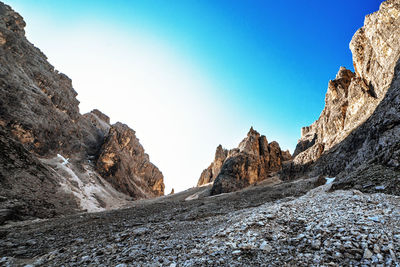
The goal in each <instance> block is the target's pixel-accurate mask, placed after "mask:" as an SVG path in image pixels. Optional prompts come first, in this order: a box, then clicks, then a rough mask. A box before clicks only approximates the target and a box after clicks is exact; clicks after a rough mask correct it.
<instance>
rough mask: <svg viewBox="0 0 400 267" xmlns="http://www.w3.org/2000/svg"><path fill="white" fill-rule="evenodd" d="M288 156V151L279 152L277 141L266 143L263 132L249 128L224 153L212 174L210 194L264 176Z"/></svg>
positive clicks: (260, 179) (257, 180) (275, 169)
mask: <svg viewBox="0 0 400 267" xmlns="http://www.w3.org/2000/svg"><path fill="white" fill-rule="evenodd" d="M216 154H218V148H217V153H216ZM223 155H225V152H224V154H223ZM216 156H217V155H216ZM216 158H217V157H216ZM218 159H220V158H219V157H218ZM288 159H290V154H289V153H288V152H282V151H281V149H280V147H279V144H278V143H277V142H271V143H268V141H267V138H266V137H265V136H263V135H260V134H259V133H258V132H257V131H255V130H254V129H253V128H251V129H250V131H249V133H248V134H247V137H246V138H245V139H243V141H242V142H240V144H239V146H238V148H235V149H232V150H230V151H229V152H228V153H227V157H226V159H225V160H224V161H223V164H222V166H221V168H220V171H219V173H218V174H217V176H216V178H215V181H214V184H213V187H212V190H211V194H213V195H215V194H220V193H226V192H232V191H236V190H239V189H242V188H245V187H247V186H249V185H251V184H254V183H256V182H259V181H262V180H265V179H267V178H268V177H269V176H271V175H272V174H273V173H276V172H277V171H279V170H280V169H281V168H282V163H283V161H285V160H288ZM211 166H213V164H212V165H211Z"/></svg>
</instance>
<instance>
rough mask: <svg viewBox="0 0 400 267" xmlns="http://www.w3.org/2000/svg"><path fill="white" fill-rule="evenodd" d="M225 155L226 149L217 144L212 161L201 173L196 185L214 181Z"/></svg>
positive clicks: (226, 153) (226, 154)
mask: <svg viewBox="0 0 400 267" xmlns="http://www.w3.org/2000/svg"><path fill="white" fill-rule="evenodd" d="M227 156H228V150H227V149H224V148H222V146H221V145H219V146H218V147H217V150H216V151H215V157H214V161H213V162H212V163H211V164H210V166H208V168H207V169H205V170H204V171H203V172H202V173H201V175H200V178H199V181H198V182H197V186H201V185H204V184H208V183H212V182H214V180H215V178H217V176H218V174H219V172H220V170H221V167H222V164H223V163H224V161H225V159H226V157H227Z"/></svg>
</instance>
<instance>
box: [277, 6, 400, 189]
mask: <svg viewBox="0 0 400 267" xmlns="http://www.w3.org/2000/svg"><path fill="white" fill-rule="evenodd" d="M399 27H400V3H399V2H398V1H386V2H384V3H382V4H381V7H380V10H379V11H377V12H375V13H373V14H371V15H368V16H367V17H366V18H365V25H364V27H362V28H361V29H360V30H358V31H357V32H356V34H355V35H354V37H353V39H352V41H351V43H350V48H351V50H352V52H353V60H354V68H355V73H351V72H349V71H348V70H345V69H343V68H341V69H340V71H339V74H338V76H337V77H336V79H335V80H334V81H331V82H330V83H329V88H328V92H327V94H326V106H325V108H324V111H323V112H322V114H321V116H320V118H319V119H318V121H316V122H315V123H313V124H312V125H311V126H310V127H305V128H303V129H302V138H301V140H300V142H299V144H298V146H297V148H296V152H295V158H294V160H293V162H291V163H289V164H287V165H285V166H284V168H283V171H282V176H281V177H284V178H295V176H296V175H298V176H304V175H305V176H318V175H323V176H329V177H336V179H335V182H334V184H333V186H332V188H333V189H339V188H344V189H349V188H356V189H359V190H361V191H365V192H386V193H390V194H400V188H399V186H398V185H399V182H400V180H399V179H400V169H399V168H400V163H399V162H400V158H399V157H400V146H399V144H400V128H399V125H400V109H399V107H400V91H399V90H400V78H399V76H400V65H399V57H400V43H399V38H400V30H399ZM349 80H350V82H349ZM341 111H342V112H341Z"/></svg>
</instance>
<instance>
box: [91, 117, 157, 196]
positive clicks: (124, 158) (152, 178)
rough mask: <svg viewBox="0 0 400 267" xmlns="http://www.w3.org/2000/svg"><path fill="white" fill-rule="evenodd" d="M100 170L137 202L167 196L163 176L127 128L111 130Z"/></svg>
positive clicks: (106, 141)
mask: <svg viewBox="0 0 400 267" xmlns="http://www.w3.org/2000/svg"><path fill="white" fill-rule="evenodd" d="M97 170H98V171H99V173H100V174H101V175H102V176H103V177H105V178H106V179H107V180H108V181H109V182H110V183H111V184H113V185H114V186H115V187H116V188H117V189H118V190H119V191H121V192H124V193H126V194H128V195H130V196H132V197H133V198H134V199H139V198H150V197H155V196H162V195H164V183H163V175H162V173H161V172H160V171H159V170H158V168H157V167H156V166H154V165H153V164H152V163H151V162H150V160H149V156H148V155H147V154H146V153H144V149H143V147H142V145H141V144H140V143H139V139H137V138H136V136H135V131H133V130H132V129H130V128H129V127H128V126H127V125H125V124H122V123H119V122H118V123H116V124H114V125H112V126H111V129H110V132H109V134H108V136H107V138H106V140H105V142H104V143H103V146H102V148H101V153H100V156H99V158H98V160H97Z"/></svg>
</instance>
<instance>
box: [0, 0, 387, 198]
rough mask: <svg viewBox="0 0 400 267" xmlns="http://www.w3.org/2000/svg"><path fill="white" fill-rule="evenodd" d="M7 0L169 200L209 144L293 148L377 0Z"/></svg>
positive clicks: (199, 166) (192, 175) (192, 179)
mask: <svg viewBox="0 0 400 267" xmlns="http://www.w3.org/2000/svg"><path fill="white" fill-rule="evenodd" d="M5 2H6V4H9V5H11V6H12V7H13V8H14V9H15V10H16V11H18V12H19V13H20V14H21V15H22V16H23V17H24V18H25V21H26V22H27V27H26V32H27V37H28V39H29V40H30V41H31V42H32V43H33V44H35V45H36V46H37V47H39V48H40V49H41V50H42V51H43V52H44V53H45V54H46V55H47V56H48V58H49V61H50V63H52V64H53V65H54V66H55V67H56V69H58V70H60V71H61V72H63V73H65V74H67V75H68V76H69V77H70V78H71V79H72V81H73V86H74V88H75V90H76V91H77V92H78V99H79V100H80V101H81V104H80V109H81V112H82V113H84V112H88V111H90V110H92V109H94V108H98V109H100V110H101V111H103V112H104V113H106V114H107V115H109V116H110V117H111V121H112V122H116V121H121V122H124V123H126V124H128V125H129V126H130V127H131V128H133V129H134V130H135V131H136V134H137V136H138V138H139V139H140V142H141V143H142V145H143V146H144V148H145V150H146V152H147V153H148V154H149V155H150V159H151V161H152V162H153V163H155V164H156V165H157V166H158V167H159V168H160V170H161V171H162V172H163V174H164V177H165V180H164V181H165V184H166V193H169V191H170V190H171V188H172V187H174V188H175V192H177V191H180V190H183V189H186V188H189V187H192V186H194V185H195V184H196V182H197V179H198V177H199V176H200V173H201V171H202V170H203V169H204V168H206V167H207V166H208V165H209V164H210V163H211V161H212V160H213V157H214V153H215V148H216V147H217V145H218V144H222V145H223V146H224V147H226V148H233V147H236V146H237V145H238V143H239V142H240V141H241V139H242V138H244V136H245V135H246V133H247V131H248V129H249V128H250V126H254V128H255V129H256V130H258V131H259V132H260V133H261V134H264V135H266V137H267V139H268V140H269V141H273V140H276V141H278V142H279V143H280V145H281V147H282V148H283V149H290V151H291V152H293V150H294V147H295V145H296V143H297V139H298V138H299V137H300V128H301V127H302V126H307V125H309V124H311V123H312V122H313V121H315V120H316V119H317V118H318V116H319V114H320V113H321V111H322V109H323V106H324V96H325V93H326V88H327V84H328V81H329V80H330V79H333V78H334V77H335V75H336V73H337V71H338V70H339V67H340V66H345V67H347V68H350V69H353V66H352V58H351V53H350V50H349V48H348V46H349V42H350V40H351V37H352V36H353V34H354V33H355V31H356V30H357V29H358V28H359V27H361V26H362V25H363V22H364V17H365V15H367V14H369V13H372V12H374V11H376V10H378V8H379V4H380V3H381V2H382V1H378V0H335V1H321V0H318V1H317V0H300V1H299V0H293V1H289V0H286V1H267V0H251V1H239V0H237V1H234V0H170V1H164V0H141V1H139V0H137V1H123V0H113V1H104V0H86V1H78V0H68V1H53V0H35V1H32V0H8V1H5Z"/></svg>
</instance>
